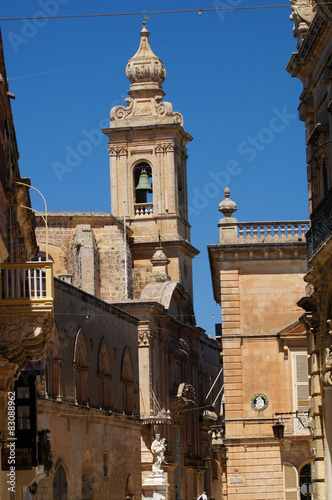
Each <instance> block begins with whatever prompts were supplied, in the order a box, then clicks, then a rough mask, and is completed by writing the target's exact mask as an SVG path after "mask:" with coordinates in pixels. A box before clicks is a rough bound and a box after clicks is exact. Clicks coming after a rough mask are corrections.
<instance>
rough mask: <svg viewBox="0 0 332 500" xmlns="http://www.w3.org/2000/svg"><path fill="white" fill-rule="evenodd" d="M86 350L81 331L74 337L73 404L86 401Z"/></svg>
mask: <svg viewBox="0 0 332 500" xmlns="http://www.w3.org/2000/svg"><path fill="white" fill-rule="evenodd" d="M87 353H88V350H87V347H86V341H85V337H84V334H83V332H82V330H80V331H79V332H78V334H77V336H76V340H75V348H74V363H73V365H74V378H75V392H76V394H75V403H81V404H85V403H87V400H88V395H87V392H88V391H87V382H88V354H87Z"/></svg>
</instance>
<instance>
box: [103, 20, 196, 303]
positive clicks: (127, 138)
mask: <svg viewBox="0 0 332 500" xmlns="http://www.w3.org/2000/svg"><path fill="white" fill-rule="evenodd" d="M149 35H150V33H149V32H148V30H147V28H146V27H145V23H143V28H142V31H141V32H140V36H141V41H140V46H139V48H138V51H137V52H136V54H135V55H134V56H133V57H132V58H131V59H129V61H128V64H127V67H126V75H127V77H128V79H129V81H130V83H131V85H130V90H129V91H128V94H129V97H128V98H127V99H126V102H127V106H126V107H125V106H122V105H120V106H115V107H114V108H112V109H111V121H110V127H109V128H107V129H103V132H104V133H105V134H106V135H107V136H108V138H109V143H108V144H109V147H108V151H109V156H110V176H111V204H112V214H113V215H114V216H116V217H118V218H119V219H121V220H123V218H124V210H125V217H126V223H127V224H128V225H129V226H130V227H131V229H132V230H133V236H132V238H131V250H132V255H133V267H134V270H133V279H134V280H135V273H136V276H137V277H138V278H139V280H138V281H139V282H140V285H139V286H138V287H136V288H137V289H136V298H139V297H140V291H141V290H142V289H143V287H144V285H145V284H146V283H147V282H148V281H149V279H148V275H149V273H150V272H151V271H152V268H151V263H150V259H151V257H152V255H153V254H154V252H155V247H156V246H157V245H158V244H160V242H161V244H162V246H163V248H164V251H165V254H166V255H167V258H168V259H169V260H170V265H169V274H170V276H171V279H172V280H173V281H176V282H180V283H181V284H182V285H183V286H184V288H185V289H186V290H188V292H189V293H190V295H191V296H192V272H191V260H192V258H193V257H194V256H195V255H197V253H198V251H197V250H196V249H195V248H194V247H193V246H192V245H191V243H190V225H189V222H188V199H187V148H186V144H187V142H189V141H191V140H192V137H191V136H190V135H189V134H188V133H187V132H186V131H185V130H184V128H183V118H182V115H181V114H180V113H177V112H174V111H173V108H172V104H171V103H169V102H165V101H163V97H164V96H165V92H164V91H163V89H162V86H161V84H162V83H163V82H164V80H165V77H166V70H165V68H164V65H163V63H162V61H161V60H160V59H159V57H157V56H156V55H155V54H154V53H153V52H152V50H151V47H150V44H149ZM124 202H125V203H124ZM134 295H135V290H134Z"/></svg>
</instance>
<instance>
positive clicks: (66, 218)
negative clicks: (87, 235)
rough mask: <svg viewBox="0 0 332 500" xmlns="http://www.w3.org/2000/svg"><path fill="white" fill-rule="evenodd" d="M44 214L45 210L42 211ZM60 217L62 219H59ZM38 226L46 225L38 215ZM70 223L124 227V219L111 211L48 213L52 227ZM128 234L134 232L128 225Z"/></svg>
mask: <svg viewBox="0 0 332 500" xmlns="http://www.w3.org/2000/svg"><path fill="white" fill-rule="evenodd" d="M40 213H41V214H42V215H44V212H40ZM59 219H60V220H59ZM36 221H37V227H45V223H44V221H43V220H42V219H41V217H40V216H38V215H36ZM59 222H61V223H70V224H71V225H72V226H73V227H75V226H76V225H77V224H82V223H84V222H88V223H89V224H93V223H100V222H103V223H104V224H105V225H109V224H111V225H113V224H116V225H118V226H120V227H121V229H123V221H122V220H120V219H118V218H117V217H115V216H114V215H112V214H111V213H109V212H61V211H54V212H48V213H47V223H48V225H49V226H50V227H52V224H53V223H54V224H58V223H59ZM126 231H127V234H132V233H133V230H132V229H131V228H130V227H129V226H126Z"/></svg>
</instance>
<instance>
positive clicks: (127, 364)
mask: <svg viewBox="0 0 332 500" xmlns="http://www.w3.org/2000/svg"><path fill="white" fill-rule="evenodd" d="M121 384H122V404H123V410H124V411H125V412H126V413H131V412H132V411H133V392H134V390H133V389H134V381H133V366H132V361H131V354H130V350H129V349H128V347H126V348H125V350H124V353H123V357H122V368H121Z"/></svg>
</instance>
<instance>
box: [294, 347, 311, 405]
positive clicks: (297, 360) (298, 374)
mask: <svg viewBox="0 0 332 500" xmlns="http://www.w3.org/2000/svg"><path fill="white" fill-rule="evenodd" d="M293 361H294V366H293V381H294V406H295V411H296V410H298V411H299V412H306V411H308V410H309V383H308V356H307V353H306V352H294V353H293Z"/></svg>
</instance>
